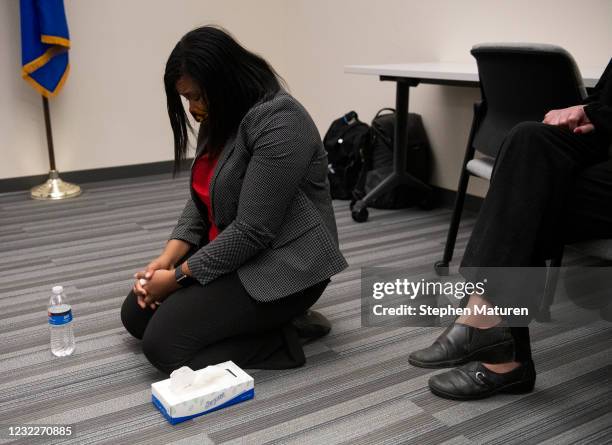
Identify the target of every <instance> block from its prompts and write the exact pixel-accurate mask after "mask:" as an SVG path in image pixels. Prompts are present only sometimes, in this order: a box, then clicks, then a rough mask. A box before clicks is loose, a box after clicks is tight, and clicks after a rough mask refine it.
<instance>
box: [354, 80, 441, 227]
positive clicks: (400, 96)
mask: <svg viewBox="0 0 612 445" xmlns="http://www.w3.org/2000/svg"><path fill="white" fill-rule="evenodd" d="M395 83H396V90H395V131H394V137H393V172H392V173H391V174H390V175H389V176H387V177H386V178H385V179H384V180H383V181H382V182H381V183H380V184H378V185H377V186H376V187H374V189H373V190H371V191H370V193H368V194H367V195H366V196H364V197H363V198H362V199H360V200H359V201H357V202H355V203H354V204H353V206H352V208H351V216H352V217H353V219H354V220H355V221H357V222H364V221H366V220H367V219H368V209H367V206H368V203H369V202H372V201H373V200H374V199H376V198H377V197H378V196H380V195H382V194H383V193H386V192H388V191H390V190H392V189H393V188H394V187H397V186H398V185H403V184H407V185H410V186H412V187H414V188H416V189H419V190H422V191H423V193H427V194H429V193H430V192H431V187H429V186H428V185H427V184H425V183H424V182H422V181H421V180H419V179H418V178H415V177H414V176H412V175H410V174H408V173H407V172H406V147H407V142H408V141H407V139H408V98H409V90H410V87H411V86H416V85H417V83H416V82H410V81H409V80H408V79H398V80H396V82H395Z"/></svg>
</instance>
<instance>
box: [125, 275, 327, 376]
mask: <svg viewBox="0 0 612 445" xmlns="http://www.w3.org/2000/svg"><path fill="white" fill-rule="evenodd" d="M328 283H329V280H324V281H322V282H320V283H318V284H315V285H314V286H311V287H309V288H307V289H305V290H303V291H300V292H297V293H295V294H292V295H289V296H287V297H285V298H282V299H280V300H277V301H273V302H267V303H262V302H259V301H257V300H254V299H253V298H252V297H251V296H250V295H249V293H248V292H247V290H246V289H245V288H244V287H243V285H242V283H241V282H240V279H239V278H238V274H237V273H235V272H233V273H230V274H227V275H224V276H222V277H220V278H218V279H216V280H214V281H212V282H211V283H209V284H207V285H206V286H202V285H200V284H193V285H190V286H187V287H184V288H181V289H179V290H177V291H175V292H173V293H172V294H170V295H169V296H168V297H167V298H166V299H165V300H164V301H163V302H162V303H161V304H160V305H159V306H158V307H157V308H156V309H150V308H149V307H148V306H147V308H146V309H142V308H141V307H140V306H138V304H137V297H136V295H135V294H134V293H133V292H132V291H130V293H129V295H128V296H127V298H126V299H125V301H124V302H123V306H122V308H121V320H122V321H123V325H124V326H125V328H126V329H127V330H128V331H129V332H130V333H131V334H132V335H133V336H134V337H136V338H138V339H142V349H143V352H144V354H145V356H146V357H147V359H148V360H149V361H150V362H151V363H152V364H153V365H154V366H155V367H156V368H158V369H159V370H161V371H162V372H164V373H166V374H170V373H171V372H172V371H173V370H175V369H177V368H180V367H181V366H189V367H190V368H191V369H194V370H196V369H201V368H204V367H206V366H208V365H214V364H217V363H221V362H224V361H227V360H232V361H233V362H234V363H236V364H237V365H238V366H240V367H242V368H257V369H284V368H294V367H298V366H301V365H303V364H304V363H305V361H306V359H305V357H304V351H303V349H302V346H301V343H300V341H299V338H298V336H297V332H296V330H295V328H294V327H293V326H292V324H291V319H292V318H294V317H295V316H297V315H299V314H301V313H303V312H305V311H306V310H307V309H308V308H309V307H311V306H312V305H313V304H314V303H315V302H316V301H317V300H318V299H319V297H320V296H321V294H322V293H323V291H324V290H325V288H326V286H327V284H328Z"/></svg>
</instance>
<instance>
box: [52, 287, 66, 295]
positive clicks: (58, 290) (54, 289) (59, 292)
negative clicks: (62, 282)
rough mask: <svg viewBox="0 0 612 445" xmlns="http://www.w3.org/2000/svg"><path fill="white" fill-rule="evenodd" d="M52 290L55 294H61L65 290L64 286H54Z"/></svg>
mask: <svg viewBox="0 0 612 445" xmlns="http://www.w3.org/2000/svg"><path fill="white" fill-rule="evenodd" d="M51 290H52V291H53V293H54V294H61V293H62V292H64V288H63V287H62V286H53V289H51Z"/></svg>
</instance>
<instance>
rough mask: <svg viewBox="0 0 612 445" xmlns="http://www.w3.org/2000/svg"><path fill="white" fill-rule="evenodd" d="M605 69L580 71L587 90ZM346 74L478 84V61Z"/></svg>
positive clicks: (352, 68) (361, 68)
mask: <svg viewBox="0 0 612 445" xmlns="http://www.w3.org/2000/svg"><path fill="white" fill-rule="evenodd" d="M604 68H605V67H601V68H584V69H582V68H581V69H580V72H581V73H582V80H583V81H584V85H585V86H586V87H587V88H591V87H594V86H595V84H597V81H598V80H599V77H600V76H601V74H602V73H603V71H604ZM344 72H345V73H352V74H369V75H375V76H391V77H406V78H417V79H422V80H423V81H424V82H426V81H427V79H429V80H432V81H436V80H450V81H455V82H476V83H477V82H478V68H477V66H476V61H474V62H472V63H451V62H426V63H401V64H388V65H347V66H345V67H344Z"/></svg>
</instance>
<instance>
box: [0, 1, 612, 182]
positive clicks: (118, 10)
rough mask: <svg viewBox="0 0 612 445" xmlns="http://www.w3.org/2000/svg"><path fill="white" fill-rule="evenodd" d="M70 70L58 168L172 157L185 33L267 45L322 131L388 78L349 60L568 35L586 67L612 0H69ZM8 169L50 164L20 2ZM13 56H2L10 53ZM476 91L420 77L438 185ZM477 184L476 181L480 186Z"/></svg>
mask: <svg viewBox="0 0 612 445" xmlns="http://www.w3.org/2000/svg"><path fill="white" fill-rule="evenodd" d="M65 3H66V9H67V14H68V20H69V24H70V31H71V37H72V39H73V49H72V50H71V53H70V57H71V63H72V72H71V75H70V78H69V79H68V82H67V84H66V86H65V88H64V91H63V92H62V93H61V94H60V95H59V96H58V97H57V98H56V99H54V100H53V101H52V104H51V105H52V119H53V126H54V134H55V142H56V157H57V163H58V167H59V169H60V171H69V170H81V169H88V168H98V167H108V166H117V165H129V164H138V163H143V162H154V161H161V160H169V159H171V158H172V145H171V133H170V128H169V125H168V122H167V117H166V112H165V101H164V93H163V85H162V79H161V77H162V73H163V68H164V63H165V60H166V58H167V56H168V54H169V52H170V50H171V48H172V47H173V45H174V44H175V43H176V41H177V40H178V38H179V37H180V36H181V35H182V34H184V33H185V32H186V31H188V30H189V29H191V28H193V27H195V26H197V25H201V24H205V23H208V22H214V23H217V24H221V25H223V26H225V27H226V28H227V29H229V30H230V31H231V32H232V33H233V34H234V35H236V36H237V37H238V38H239V39H240V40H241V41H242V43H244V44H245V45H246V46H247V47H249V48H250V49H252V50H255V51H256V52H259V53H260V54H262V55H263V56H264V57H266V58H267V59H269V61H270V62H271V63H272V64H273V65H274V66H275V67H276V68H277V69H278V71H279V72H280V73H281V75H283V76H284V77H285V79H286V80H287V82H288V84H289V86H290V89H291V92H292V93H293V94H294V95H295V96H296V97H297V98H298V99H300V100H301V101H302V102H303V103H304V105H305V106H306V108H307V109H308V110H309V111H310V112H311V114H312V115H313V118H314V119H315V121H316V123H317V125H318V127H319V130H320V131H321V133H322V134H323V133H324V132H325V130H326V129H327V127H328V125H329V123H330V122H331V121H332V120H333V119H334V118H336V117H338V116H339V115H341V114H342V113H344V112H346V111H348V110H351V109H355V110H357V111H358V112H359V114H360V117H361V118H362V119H363V120H366V121H368V120H370V119H371V118H372V116H373V114H374V112H375V111H376V110H377V109H378V108H381V107H383V106H389V105H393V102H394V87H393V85H392V84H390V83H386V82H380V81H378V79H377V78H375V77H369V76H360V75H354V74H344V73H343V66H344V65H346V64H367V63H400V62H418V61H436V60H439V61H441V60H444V61H469V60H470V59H471V56H470V55H469V49H470V48H471V46H472V45H473V44H475V43H478V42H484V41H534V42H546V43H554V44H558V45H561V46H563V47H565V48H566V49H568V50H569V51H570V52H571V53H572V54H573V55H574V57H575V58H576V60H577V61H578V64H579V65H580V66H601V67H603V66H605V64H606V63H607V62H608V60H609V59H610V57H611V56H612V27H611V26H610V24H611V23H612V2H610V1H609V0H589V1H586V2H581V3H576V2H575V1H568V0H554V1H552V0H540V1H537V2H534V1H526V0H513V1H503V2H502V1H491V0H463V1H456V0H431V1H426V2H424V1H420V0H379V1H372V0H350V1H348V0H263V1H262V0H258V1H256V2H253V1H248V0H224V1H222V2H219V1H212V0H206V1H204V0H180V1H172V2H170V1H147V0H105V1H103V2H97V1H96V2H94V1H89V2H85V1H82V0H80V1H79V0H65ZM0 54H1V57H2V60H3V61H4V63H2V64H0V94H1V96H0V97H2V101H1V102H0V153H1V156H2V162H1V163H0V178H8V177H17V176H27V175H35V174H42V173H45V172H46V170H47V158H46V145H45V137H44V125H43V120H42V111H41V106H40V98H39V96H37V94H36V93H35V92H34V91H33V90H32V89H31V88H30V87H29V86H27V85H26V84H25V82H24V81H23V80H21V78H20V76H19V63H20V56H19V23H18V2H17V0H4V1H2V2H0ZM7 62H8V63H7ZM478 97H479V93H478V90H477V89H467V88H458V87H441V86H430V85H421V86H419V87H417V88H416V89H412V90H411V98H410V108H411V110H412V111H415V112H418V113H421V114H422V115H423V117H424V121H425V124H426V127H427V130H428V133H429V137H430V139H431V141H432V144H433V149H434V152H435V162H436V173H435V178H434V183H435V184H437V185H440V186H442V187H445V188H449V189H454V188H455V187H456V183H457V177H458V170H459V166H460V163H461V159H462V156H463V153H464V148H465V141H466V138H467V132H468V129H469V123H470V119H471V104H472V103H473V102H474V101H475V100H477V99H478ZM483 190H484V187H483V186H480V187H476V188H474V189H473V190H472V191H473V192H475V193H482V192H483Z"/></svg>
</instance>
